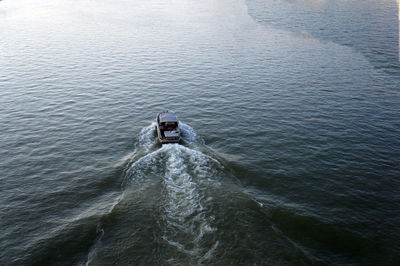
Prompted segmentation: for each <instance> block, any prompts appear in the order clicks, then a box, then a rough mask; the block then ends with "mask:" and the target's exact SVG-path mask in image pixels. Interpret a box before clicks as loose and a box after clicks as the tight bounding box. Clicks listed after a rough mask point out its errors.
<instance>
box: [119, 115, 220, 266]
mask: <svg viewBox="0 0 400 266" xmlns="http://www.w3.org/2000/svg"><path fill="white" fill-rule="evenodd" d="M155 126H156V124H155V123H152V124H151V125H150V126H147V127H145V128H143V129H142V130H141V132H140V134H139V135H138V137H137V140H138V143H137V146H136V148H137V152H136V153H135V155H134V157H133V158H132V160H133V162H132V164H131V165H130V166H129V167H128V169H127V171H126V175H125V180H124V184H123V186H124V187H125V188H126V187H127V186H129V185H134V186H135V189H145V187H146V184H147V182H150V183H149V184H151V182H153V183H154V182H159V180H160V179H159V178H161V181H162V183H163V187H164V188H163V191H161V193H163V197H164V200H163V201H162V202H160V208H161V211H162V214H161V218H162V220H163V222H164V223H163V224H165V227H164V228H162V231H163V235H162V239H163V240H164V241H165V242H166V243H167V245H168V246H169V247H170V248H172V249H174V250H175V251H177V252H178V253H180V254H185V255H186V256H187V258H188V259H189V260H190V261H191V262H193V263H194V264H201V263H203V262H204V261H207V260H209V259H211V258H212V255H213V253H214V251H215V250H216V249H217V247H218V241H216V242H215V243H209V241H204V238H205V237H207V236H208V237H210V235H211V234H213V233H214V232H215V230H216V228H214V227H213V226H212V217H211V216H210V215H208V214H207V207H206V206H207V202H210V198H208V197H206V195H205V194H204V188H203V190H202V186H203V185H205V184H206V183H211V184H213V185H214V184H218V183H219V182H218V178H217V176H218V169H220V168H222V166H221V164H220V163H219V162H218V161H217V160H216V159H214V158H212V157H211V156H208V155H206V154H204V153H202V152H201V151H199V149H200V148H201V145H200V144H201V143H202V142H201V138H200V137H199V136H198V135H197V133H196V132H195V130H194V129H193V128H192V127H190V126H188V125H186V124H184V123H180V130H181V132H182V138H183V141H184V143H185V144H189V145H190V147H191V148H189V147H185V146H183V145H179V144H168V145H162V147H161V148H159V149H156V147H157V141H158V140H157V138H156V136H155V131H154V130H155ZM135 157H136V158H135ZM157 180H158V181H157ZM210 181H211V182H210ZM211 238H212V237H211ZM172 254H175V252H172ZM171 261H174V258H173V257H172V258H171Z"/></svg>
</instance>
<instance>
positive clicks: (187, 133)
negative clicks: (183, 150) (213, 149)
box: [179, 122, 202, 144]
mask: <svg viewBox="0 0 400 266" xmlns="http://www.w3.org/2000/svg"><path fill="white" fill-rule="evenodd" d="M179 129H180V131H181V133H182V139H183V140H184V141H185V142H187V143H188V144H202V139H201V138H200V136H199V135H197V133H196V131H195V130H194V129H193V128H192V127H191V126H189V125H187V124H185V123H182V122H179Z"/></svg>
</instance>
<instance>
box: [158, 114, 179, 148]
mask: <svg viewBox="0 0 400 266" xmlns="http://www.w3.org/2000/svg"><path fill="white" fill-rule="evenodd" d="M156 123H157V125H156V130H157V135H158V139H159V140H160V142H161V143H162V144H165V143H177V142H179V140H180V139H181V134H180V131H179V121H178V117H177V116H176V114H174V113H170V112H168V111H166V112H161V113H158V114H157V119H156Z"/></svg>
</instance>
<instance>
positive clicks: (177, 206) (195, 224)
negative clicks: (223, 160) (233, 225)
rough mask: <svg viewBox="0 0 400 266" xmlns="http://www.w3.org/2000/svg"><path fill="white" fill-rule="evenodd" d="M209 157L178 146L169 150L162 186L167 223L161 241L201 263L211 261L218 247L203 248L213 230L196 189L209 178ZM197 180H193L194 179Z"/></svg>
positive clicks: (199, 193)
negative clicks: (205, 238)
mask: <svg viewBox="0 0 400 266" xmlns="http://www.w3.org/2000/svg"><path fill="white" fill-rule="evenodd" d="M212 160H214V159H212V158H211V157H209V156H207V155H205V154H202V153H201V152H199V151H195V150H192V149H189V148H187V147H184V146H181V145H171V146H169V147H168V159H167V161H166V172H165V176H164V184H165V191H166V195H165V196H166V201H165V205H164V206H163V207H164V219H165V222H166V224H167V228H165V232H164V236H163V239H164V240H165V241H166V242H167V243H168V244H169V245H171V246H173V247H175V248H176V249H177V250H178V251H180V252H182V253H185V254H187V255H189V256H190V257H191V258H192V259H195V260H197V262H200V261H201V260H206V259H209V258H211V255H212V253H213V252H214V250H215V249H216V246H217V245H218V244H217V243H215V244H214V245H213V247H212V248H211V249H208V250H207V249H206V248H205V247H203V245H202V239H203V237H204V236H205V235H206V234H210V233H213V232H214V231H215V230H216V229H215V228H213V227H212V226H211V224H210V221H209V218H208V215H207V209H206V208H205V207H204V206H203V204H202V202H203V201H204V200H205V199H204V195H202V194H201V192H200V191H199V190H198V188H197V187H198V186H199V185H200V184H201V182H200V180H196V179H199V178H200V179H201V178H204V177H206V176H207V175H212V171H211V172H210V170H211V167H209V166H208V165H209V162H210V161H212ZM195 178H196V179H195Z"/></svg>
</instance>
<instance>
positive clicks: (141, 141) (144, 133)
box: [137, 122, 156, 152]
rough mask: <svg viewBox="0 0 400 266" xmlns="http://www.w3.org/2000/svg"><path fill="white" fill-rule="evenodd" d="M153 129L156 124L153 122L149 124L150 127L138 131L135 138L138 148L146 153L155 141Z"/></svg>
mask: <svg viewBox="0 0 400 266" xmlns="http://www.w3.org/2000/svg"><path fill="white" fill-rule="evenodd" d="M155 127H156V123H155V122H153V123H151V125H149V126H147V127H144V128H143V129H142V130H141V131H140V133H139V135H138V137H137V139H138V144H137V145H138V147H141V148H143V149H144V150H145V151H146V152H148V151H150V149H151V147H152V146H153V145H155V141H156V138H155V135H156V132H155Z"/></svg>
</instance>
